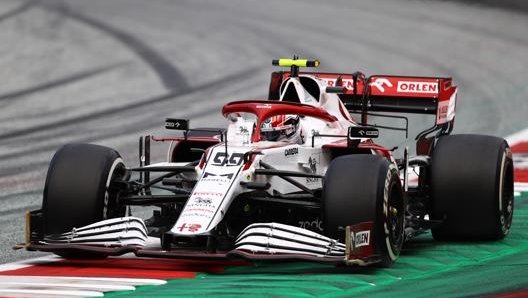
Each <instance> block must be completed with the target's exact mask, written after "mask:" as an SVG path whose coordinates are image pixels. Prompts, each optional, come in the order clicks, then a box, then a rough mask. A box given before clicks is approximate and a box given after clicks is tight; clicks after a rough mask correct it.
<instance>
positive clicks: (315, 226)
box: [299, 217, 323, 232]
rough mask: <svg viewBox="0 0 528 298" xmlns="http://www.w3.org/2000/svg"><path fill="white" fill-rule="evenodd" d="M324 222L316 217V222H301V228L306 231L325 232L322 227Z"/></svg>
mask: <svg viewBox="0 0 528 298" xmlns="http://www.w3.org/2000/svg"><path fill="white" fill-rule="evenodd" d="M322 224H323V221H322V220H320V219H319V217H316V218H315V219H314V220H312V221H310V220H300V221H299V227H300V228H303V229H306V230H319V231H320V232H322V231H323V227H322Z"/></svg>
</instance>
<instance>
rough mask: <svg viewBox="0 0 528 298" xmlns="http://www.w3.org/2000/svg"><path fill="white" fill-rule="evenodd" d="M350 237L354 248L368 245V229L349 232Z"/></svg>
mask: <svg viewBox="0 0 528 298" xmlns="http://www.w3.org/2000/svg"><path fill="white" fill-rule="evenodd" d="M350 239H351V240H352V246H353V247H354V248H358V247H361V246H368V245H370V231H368V230H367V231H359V232H356V233H354V232H350Z"/></svg>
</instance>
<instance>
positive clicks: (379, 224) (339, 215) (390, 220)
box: [322, 155, 405, 267]
mask: <svg viewBox="0 0 528 298" xmlns="http://www.w3.org/2000/svg"><path fill="white" fill-rule="evenodd" d="M322 197H323V208H322V209H323V210H322V212H323V214H322V217H323V223H324V231H325V234H326V235H327V236H329V237H331V238H334V239H339V240H340V241H341V242H343V243H344V241H345V232H344V230H343V227H345V226H349V225H354V224H358V223H362V222H373V223H374V235H371V241H372V246H373V249H374V254H376V255H379V256H380V257H381V263H380V266H382V267H389V266H391V265H392V264H393V263H394V261H395V260H396V258H397V257H398V255H399V254H400V251H401V248H402V245H403V241H404V238H405V235H404V217H405V201H404V196H403V191H402V186H401V182H400V178H399V175H398V169H397V168H396V167H395V166H394V165H393V164H391V163H390V162H389V161H388V160H387V159H385V158H383V157H380V156H375V155H346V156H341V157H338V158H336V159H334V160H333V161H332V163H331V164H330V166H329V168H328V170H327V172H326V175H325V180H324V183H323V195H322Z"/></svg>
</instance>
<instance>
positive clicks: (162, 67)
mask: <svg viewBox="0 0 528 298" xmlns="http://www.w3.org/2000/svg"><path fill="white" fill-rule="evenodd" d="M40 5H41V6H42V7H44V8H46V9H49V10H51V11H54V12H57V13H59V14H61V15H63V16H65V17H68V18H71V19H74V20H76V21H78V22H81V23H83V24H85V25H87V26H89V27H92V28H95V29H97V30H100V31H103V32H104V33H106V34H107V35H109V36H111V37H113V38H114V39H115V40H117V41H119V42H120V43H121V44H123V45H124V46H125V47H126V48H128V49H130V50H131V51H133V52H134V53H135V54H136V55H137V57H139V58H140V59H141V60H143V61H144V62H145V63H147V64H148V65H149V66H150V67H151V69H152V70H153V71H155V72H156V74H157V75H158V77H159V79H160V81H161V82H163V85H164V86H165V87H166V88H167V89H169V90H173V91H180V92H181V91H185V90H187V89H189V85H188V84H187V80H186V78H185V76H184V75H183V74H182V73H181V72H180V71H179V70H178V68H177V67H175V66H173V65H172V63H171V61H170V60H169V59H167V58H165V57H164V56H163V55H162V54H161V53H159V52H158V51H156V50H155V49H154V48H152V47H151V46H149V45H148V44H147V43H144V42H143V41H142V40H140V39H139V38H137V37H136V36H134V35H133V34H131V33H129V32H126V31H125V30H122V29H119V28H117V27H114V26H111V25H110V24H109V23H105V22H103V21H101V20H98V19H96V18H94V17H91V16H88V15H84V14H82V13H80V12H78V11H75V10H73V9H72V7H70V6H68V5H67V4H66V3H64V2H62V1H61V2H55V1H53V2H50V1H41V2H40Z"/></svg>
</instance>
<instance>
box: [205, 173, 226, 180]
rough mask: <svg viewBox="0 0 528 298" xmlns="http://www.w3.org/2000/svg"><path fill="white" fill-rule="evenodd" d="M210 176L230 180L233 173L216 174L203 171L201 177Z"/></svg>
mask: <svg viewBox="0 0 528 298" xmlns="http://www.w3.org/2000/svg"><path fill="white" fill-rule="evenodd" d="M211 176H212V177H219V178H218V179H216V181H226V180H231V178H233V173H229V174H220V175H216V174H213V173H209V172H205V173H204V175H203V178H202V179H205V178H208V177H211ZM222 178H223V179H222ZM208 179H211V178H208Z"/></svg>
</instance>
